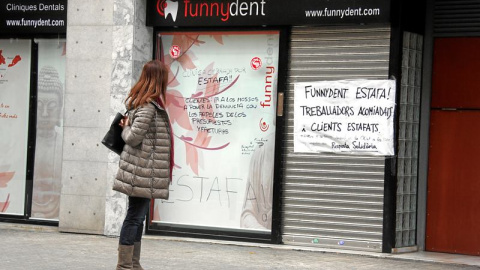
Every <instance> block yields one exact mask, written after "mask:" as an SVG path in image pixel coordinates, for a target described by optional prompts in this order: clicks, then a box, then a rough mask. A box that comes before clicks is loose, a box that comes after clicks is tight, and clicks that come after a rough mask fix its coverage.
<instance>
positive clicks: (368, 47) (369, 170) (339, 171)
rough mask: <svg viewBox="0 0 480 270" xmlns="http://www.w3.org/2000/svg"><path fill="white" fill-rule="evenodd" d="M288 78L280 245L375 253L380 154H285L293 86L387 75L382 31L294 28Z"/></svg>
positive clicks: (386, 34) (386, 35) (386, 37)
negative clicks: (312, 82)
mask: <svg viewBox="0 0 480 270" xmlns="http://www.w3.org/2000/svg"><path fill="white" fill-rule="evenodd" d="M290 46H291V48H290V63H289V64H290V70H289V77H288V90H287V93H286V96H287V106H288V107H287V114H286V121H287V123H286V130H285V132H286V136H285V142H284V144H285V152H284V155H285V157H284V160H285V171H284V175H285V184H284V187H283V197H282V199H283V211H284V212H283V223H282V229H283V242H284V243H286V244H297V245H307V246H309V245H312V246H319V247H330V248H341V249H360V250H370V251H378V252H381V250H382V228H383V227H382V226H383V225H382V224H383V194H384V162H385V159H384V158H383V157H372V156H352V155H337V154H305V153H294V152H293V126H294V111H293V108H294V104H293V102H294V100H293V97H294V93H293V89H294V83H296V82H309V81H320V80H342V79H387V78H388V66H389V51H390V28H384V27H368V26H355V27H353V26H352V27H294V28H293V29H292V35H291V45H290Z"/></svg>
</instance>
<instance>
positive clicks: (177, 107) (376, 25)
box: [0, 0, 480, 255]
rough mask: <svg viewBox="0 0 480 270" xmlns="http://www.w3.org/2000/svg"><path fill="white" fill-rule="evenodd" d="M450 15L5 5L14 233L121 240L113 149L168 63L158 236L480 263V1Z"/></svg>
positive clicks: (6, 126)
mask: <svg viewBox="0 0 480 270" xmlns="http://www.w3.org/2000/svg"><path fill="white" fill-rule="evenodd" d="M447 2H448V3H447ZM452 3H453V2H449V1H433V0H432V1H420V2H418V1H381V0H365V1H353V0H352V1H350V0H345V1H307V0H300V1H296V2H295V4H292V3H290V2H287V1H283V0H275V1H273V0H258V1H254V0H252V1H240V0H216V1H201V0H198V1H197V0H185V1H171V0H143V1H137V0H135V1H133V0H128V1H127V0H125V1H123V0H122V1H120V0H110V1H93V0H87V1H71V2H70V3H69V6H68V14H69V24H68V26H67V25H66V14H67V1H60V0H57V1H54V0H49V1H47V0H45V1H14V0H12V1H8V3H7V4H4V5H3V4H2V6H1V9H0V12H1V14H0V15H1V18H2V20H3V18H5V20H4V21H3V22H2V24H1V26H0V27H1V34H0V35H1V36H0V72H1V73H0V132H1V138H2V140H1V142H0V144H1V147H2V149H6V150H5V151H4V152H2V155H0V211H1V214H0V220H1V221H7V222H27V223H41V224H50V225H56V224H58V226H59V230H60V231H63V232H80V233H95V234H105V235H118V232H119V228H120V224H121V221H122V219H123V217H124V214H125V207H126V198H125V196H123V195H122V194H119V193H116V192H113V191H111V181H112V180H113V178H114V175H115V173H116V170H117V168H118V156H117V155H114V154H111V153H109V152H108V151H107V150H106V149H105V148H104V147H103V146H102V145H101V143H100V140H101V137H102V136H103V135H104V133H105V131H106V129H107V128H108V125H109V123H110V118H111V117H112V116H113V115H114V114H115V113H116V112H117V111H121V110H123V109H124V106H123V101H124V97H125V96H126V93H127V91H128V90H129V88H130V87H131V85H132V84H133V83H134V82H135V80H136V78H137V77H138V75H139V71H140V70H141V67H142V66H143V63H145V62H146V61H148V60H150V59H153V58H157V59H160V60H162V61H163V62H164V63H165V64H167V66H168V68H169V70H170V76H169V78H170V79H169V85H168V103H167V110H168V111H169V114H170V116H171V122H172V125H173V130H174V134H175V163H176V167H175V170H174V177H173V183H172V186H171V198H170V200H169V201H160V200H158V201H155V202H154V203H153V204H152V208H151V211H150V215H149V220H150V224H149V225H148V226H147V228H146V233H147V234H162V235H167V236H186V237H198V238H215V239H228V240H237V241H253V242H264V243H276V244H280V243H284V244H291V245H301V246H311V247H326V248H335V249H350V250H364V251H370V252H387V253H391V252H408V251H417V250H428V251H434V252H435V251H438V252H451V253H460V254H470V255H478V252H479V251H478V250H477V249H478V246H480V245H479V244H478V233H477V231H478V229H477V226H476V224H478V220H476V219H474V218H473V217H478V216H479V215H478V210H477V209H475V208H474V207H466V206H474V205H478V203H479V202H478V196H476V195H475V194H474V193H472V192H474V191H475V190H477V189H478V181H475V179H476V178H475V173H474V172H475V170H474V168H475V165H476V164H475V160H476V159H475V156H474V153H476V152H478V151H475V150H476V148H475V147H474V146H472V145H469V144H468V145H467V144H466V143H464V142H469V141H473V139H474V138H475V137H476V136H477V133H476V132H475V130H474V129H473V128H472V125H471V124H470V123H474V122H476V121H478V119H477V118H478V117H477V116H476V115H475V113H476V108H477V107H478V106H477V105H476V103H475V102H476V100H477V97H476V94H475V93H476V92H475V91H470V89H475V87H476V85H477V84H478V83H477V81H476V80H475V78H480V76H478V73H475V72H473V71H474V70H476V69H475V68H474V67H476V66H478V63H479V61H478V59H477V58H476V56H477V54H478V53H476V48H477V47H478V40H477V39H478V36H479V34H478V33H479V32H480V30H479V29H478V27H477V25H476V24H475V23H469V21H472V20H474V19H475V18H477V17H478V14H477V13H478V12H477V13H475V10H478V6H479V3H478V1H476V0H475V1H474V0H472V1H462V3H456V4H455V3H454V4H452ZM425 9H426V10H427V12H425ZM466 10H468V11H469V12H466ZM425 14H427V17H425ZM469 14H472V15H471V17H470V15H469ZM13 25H15V26H13ZM67 29H68V33H69V36H68V39H67V42H65V38H66V32H67ZM65 43H67V44H68V47H67V46H66V45H65ZM67 48H68V53H66V51H67ZM451 55H455V57H453V58H452V57H451ZM65 58H68V61H66V60H65ZM452 61H453V62H452ZM455 61H457V62H455ZM451 89H455V91H451ZM458 89H466V90H465V91H463V90H462V91H460V90H458ZM477 92H478V91H477ZM452 93H454V94H452ZM453 131H458V132H453ZM460 142H462V143H460ZM454 151H458V153H457V154H446V153H455V152H454ZM3 153H5V154H3ZM447 165H448V166H447ZM467 172H468V173H467ZM459 183H461V184H459ZM427 184H428V185H427ZM444 187H448V188H444ZM459 187H462V189H459ZM446 235H448V236H449V237H450V238H448V237H445V236H446ZM452 243H454V244H452Z"/></svg>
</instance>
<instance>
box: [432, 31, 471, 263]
mask: <svg viewBox="0 0 480 270" xmlns="http://www.w3.org/2000/svg"><path fill="white" fill-rule="evenodd" d="M478 48H480V38H437V39H436V40H435V44H434V58H433V59H434V64H433V78H432V83H433V84H432V102H431V118H430V150H429V168H428V170H429V171H428V187H427V191H428V193H427V196H428V197H427V228H426V250H427V251H433V252H446V253H456V254H466V255H476V256H480V232H479V227H480V225H479V224H480V208H479V206H480V196H479V194H478V191H479V190H480V177H479V176H480V171H479V170H478V168H479V165H480V162H479V160H480V159H479V158H478V153H480V144H478V142H477V139H478V138H480V125H479V123H480V68H479V67H480V52H479V51H478Z"/></svg>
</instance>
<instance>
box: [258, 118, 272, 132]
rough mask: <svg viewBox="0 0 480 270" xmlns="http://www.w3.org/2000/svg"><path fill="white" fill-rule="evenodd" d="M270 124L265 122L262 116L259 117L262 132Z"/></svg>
mask: <svg viewBox="0 0 480 270" xmlns="http://www.w3.org/2000/svg"><path fill="white" fill-rule="evenodd" d="M269 127H270V125H268V124H267V123H266V122H264V121H263V118H262V119H260V130H261V131H263V132H266V131H267V130H268V128H269Z"/></svg>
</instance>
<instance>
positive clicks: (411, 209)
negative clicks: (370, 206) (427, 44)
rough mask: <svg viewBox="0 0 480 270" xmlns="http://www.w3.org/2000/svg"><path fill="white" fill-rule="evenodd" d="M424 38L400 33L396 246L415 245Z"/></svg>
mask: <svg viewBox="0 0 480 270" xmlns="http://www.w3.org/2000/svg"><path fill="white" fill-rule="evenodd" d="M422 52H423V37H422V36H421V35H418V34H414V33H408V32H405V33H404V35H403V56H402V81H401V83H400V84H401V88H402V91H401V92H400V102H399V106H398V111H399V127H398V159H397V165H398V166H397V219H396V237H395V247H397V248H399V247H409V246H414V245H415V244H416V241H415V239H416V238H415V234H416V224H417V222H416V221H417V219H416V218H417V181H418V174H417V171H418V138H419V122H420V92H421V91H420V89H421V88H420V87H421V82H422V55H423V53H422Z"/></svg>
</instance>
